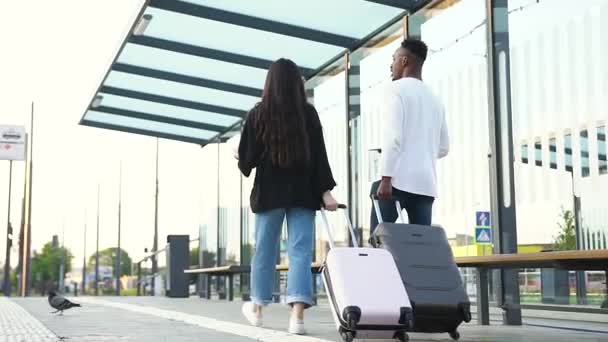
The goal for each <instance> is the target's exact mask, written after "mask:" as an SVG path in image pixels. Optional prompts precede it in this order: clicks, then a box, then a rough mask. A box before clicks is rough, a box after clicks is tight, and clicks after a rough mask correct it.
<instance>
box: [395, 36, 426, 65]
mask: <svg viewBox="0 0 608 342" xmlns="http://www.w3.org/2000/svg"><path fill="white" fill-rule="evenodd" d="M401 47H402V48H404V49H406V50H407V51H409V52H410V53H411V54H413V55H414V56H416V57H417V58H418V61H419V62H420V64H421V65H422V63H424V61H425V60H426V54H427V52H428V47H427V46H426V44H425V43H424V42H423V41H422V40H418V39H413V38H409V39H406V40H404V41H403V42H402V43H401Z"/></svg>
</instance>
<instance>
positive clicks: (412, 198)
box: [370, 181, 435, 235]
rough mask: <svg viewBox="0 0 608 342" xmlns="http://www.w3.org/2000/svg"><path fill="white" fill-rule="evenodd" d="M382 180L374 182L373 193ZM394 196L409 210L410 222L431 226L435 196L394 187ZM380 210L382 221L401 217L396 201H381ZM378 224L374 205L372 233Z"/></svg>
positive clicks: (371, 221)
mask: <svg viewBox="0 0 608 342" xmlns="http://www.w3.org/2000/svg"><path fill="white" fill-rule="evenodd" d="M379 185H380V181H377V182H374V184H372V189H371V194H375V193H377V192H378V186H379ZM393 198H395V200H397V201H399V203H400V204H401V208H403V209H405V210H406V211H407V217H408V219H409V223H410V224H420V225H424V226H430V225H431V222H432V217H433V202H434V201H435V198H433V197H430V196H424V195H417V194H412V193H410V192H406V191H401V190H398V189H395V188H393ZM379 205H380V212H381V213H382V221H384V222H396V221H397V219H398V218H399V216H398V215H399V214H398V213H397V208H396V207H395V201H392V200H391V201H379ZM377 225H378V218H377V217H376V212H375V209H374V206H373V205H372V212H371V217H370V235H371V234H372V233H373V232H374V229H376V226H377Z"/></svg>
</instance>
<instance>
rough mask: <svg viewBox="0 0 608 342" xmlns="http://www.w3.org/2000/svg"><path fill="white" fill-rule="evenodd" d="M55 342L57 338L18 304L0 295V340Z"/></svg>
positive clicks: (2, 341) (3, 341) (12, 341)
mask: <svg viewBox="0 0 608 342" xmlns="http://www.w3.org/2000/svg"><path fill="white" fill-rule="evenodd" d="M5 341H6V342H21V341H27V342H30V341H31V342H55V341H58V338H57V336H56V335H55V334H53V333H52V332H51V331H50V330H49V329H47V328H46V327H45V326H44V325H42V324H41V323H40V322H39V321H38V320H37V319H35V318H34V317H33V316H32V315H30V314H29V313H28V312H27V311H26V310H24V309H23V308H22V307H20V306H19V305H17V304H15V303H14V302H12V301H10V300H9V299H7V298H5V297H0V342H5Z"/></svg>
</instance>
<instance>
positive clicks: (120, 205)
mask: <svg viewBox="0 0 608 342" xmlns="http://www.w3.org/2000/svg"><path fill="white" fill-rule="evenodd" d="M121 214H122V161H121V162H120V175H119V178H118V249H117V250H116V295H117V296H120V273H121V272H120V271H121V267H120V266H121V264H120V254H121V250H120V233H121V231H120V228H121Z"/></svg>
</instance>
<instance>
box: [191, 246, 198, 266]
mask: <svg viewBox="0 0 608 342" xmlns="http://www.w3.org/2000/svg"><path fill="white" fill-rule="evenodd" d="M190 266H198V247H194V248H192V249H191V250H190Z"/></svg>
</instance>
